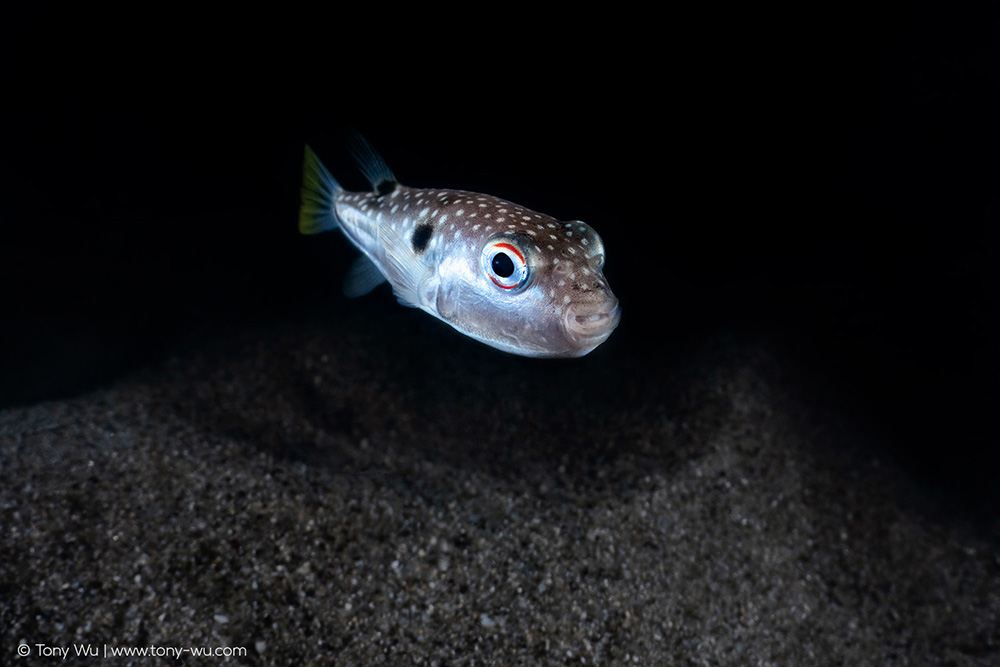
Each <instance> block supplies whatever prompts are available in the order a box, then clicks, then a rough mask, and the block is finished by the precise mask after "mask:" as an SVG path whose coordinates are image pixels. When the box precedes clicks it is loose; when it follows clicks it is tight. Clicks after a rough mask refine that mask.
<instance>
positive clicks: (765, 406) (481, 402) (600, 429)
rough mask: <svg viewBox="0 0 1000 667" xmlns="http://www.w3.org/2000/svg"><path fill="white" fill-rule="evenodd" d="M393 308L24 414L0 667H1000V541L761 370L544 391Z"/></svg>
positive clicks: (731, 348) (515, 366)
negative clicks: (170, 665)
mask: <svg viewBox="0 0 1000 667" xmlns="http://www.w3.org/2000/svg"><path fill="white" fill-rule="evenodd" d="M376 301H377V300H376ZM386 307H389V306H387V305H386V303H385V302H384V301H382V302H376V303H375V305H371V304H368V305H352V306H349V307H348V308H347V310H346V311H345V313H341V316H338V317H334V318H328V319H325V320H323V321H308V322H304V323H303V322H299V323H297V324H295V325H290V324H285V325H280V326H260V327H257V328H255V329H251V330H243V331H238V332H230V333H227V334H222V335H218V336H214V337H211V338H210V339H208V340H201V341H198V342H195V343H192V344H189V345H186V346H181V347H180V348H178V350H177V351H176V352H175V353H174V354H173V355H172V356H171V357H170V358H169V359H167V360H165V361H164V362H163V363H159V364H156V365H155V366H152V367H148V368H146V369H144V370H142V371H140V372H138V373H135V374H132V375H130V376H128V377H125V378H120V379H119V380H117V381H115V382H114V383H113V384H111V385H109V386H106V387H103V388H98V389H95V390H92V391H90V392H88V393H86V394H84V395H80V396H77V397H74V398H69V399H65V400H55V401H49V402H44V403H39V404H36V405H31V406H26V407H11V408H7V409H4V410H3V411H0V471H2V478H3V484H2V486H0V517H2V520H0V633H2V639H0V647H2V651H3V655H2V656H0V663H4V664H10V663H16V664H29V663H30V664H36V661H35V660H24V661H18V659H17V655H16V654H17V651H18V647H19V645H21V644H26V645H27V646H28V647H29V650H30V652H31V653H30V655H32V656H36V657H37V656H38V654H39V653H40V652H42V651H45V650H50V651H51V650H53V649H61V648H69V649H70V650H73V649H74V648H75V647H76V646H78V645H94V646H105V645H106V646H111V647H119V648H120V647H159V648H160V649H161V651H162V650H164V648H165V647H173V648H175V649H183V648H184V647H202V648H207V649H216V648H228V649H230V653H231V657H229V658H227V660H228V661H229V662H231V663H235V664H261V665H263V664H282V665H284V664H288V665H306V664H337V665H376V664H406V665H408V664H425V665H550V664H560V665H562V664H589V665H593V664H598V665H600V664H604V665H617V664H638V665H654V664H656V665H660V664H663V665H670V664H678V665H851V666H856V665H926V664H940V665H995V664H998V663H1000V647H998V644H997V642H998V628H1000V559H998V556H997V553H998V550H997V545H998V536H997V535H996V534H995V533H994V532H991V531H990V530H987V529H983V528H982V527H981V526H976V525H972V524H970V523H968V522H965V521H961V520H957V519H955V520H951V519H949V516H948V515H947V514H941V513H935V512H932V511H927V510H926V508H924V507H922V506H921V504H920V503H917V502H911V500H912V499H913V498H914V496H916V495H919V493H920V490H919V488H916V487H915V486H914V483H913V482H912V480H910V479H909V478H908V477H907V475H906V474H905V473H904V471H903V470H902V469H901V468H899V467H898V466H897V465H896V464H894V463H893V462H892V461H891V460H885V459H884V458H882V457H880V456H879V455H878V453H877V450H873V449H870V448H869V447H868V445H867V443H866V440H865V438H864V437H863V435H864V434H863V432H859V430H858V429H856V428H855V427H854V426H853V425H852V424H851V423H850V422H849V421H847V420H844V419H841V418H840V417H838V415H837V413H836V412H835V411H830V410H828V409H826V408H824V406H823V405H821V404H819V403H817V402H812V401H811V400H810V399H809V398H808V394H807V393H804V392H802V391H800V387H799V386H798V385H797V381H796V380H794V379H792V376H791V375H789V374H788V373H787V372H786V371H787V368H786V367H785V366H783V363H784V361H783V359H782V358H781V355H780V353H777V352H775V350H773V349H770V348H769V346H768V345H767V344H766V343H763V342H761V341H755V340H742V339H741V338H740V337H738V336H736V337H733V336H720V337H717V338H715V339H713V340H709V341H706V342H704V343H703V344H701V345H699V346H697V347H696V348H691V349H678V350H673V351H670V352H667V353H664V354H661V355H660V356H658V357H656V361H655V363H651V362H649V360H648V359H645V360H644V358H643V355H642V354H638V353H634V354H633V353H630V352H628V351H626V347H627V345H624V344H622V345H618V346H617V347H616V346H615V344H614V340H615V339H614V337H613V338H612V341H610V342H609V344H608V346H607V349H604V348H602V349H600V350H598V351H597V352H595V353H594V354H593V355H591V356H590V357H587V358H585V359H582V360H577V361H571V362H562V361H560V362H537V361H532V360H522V359H515V358H512V357H509V356H505V355H502V354H498V353H495V352H493V351H491V350H488V349H486V348H484V347H482V346H479V345H477V344H475V343H471V342H468V341H465V340H460V339H458V337H457V336H456V335H454V334H451V333H450V332H449V331H448V330H446V329H444V328H443V327H441V326H439V325H438V324H437V323H434V322H431V321H429V320H427V321H426V322H425V320H424V319H421V318H424V316H423V315H421V314H419V313H414V312H412V311H406V310H404V309H395V310H393V311H392V313H391V314H389V315H383V314H381V313H380V314H379V315H378V316H377V317H376V316H373V315H372V313H373V312H375V311H377V310H380V309H383V308H386ZM345 314H346V315H349V316H344V315H345ZM414 328H415V329H416V330H415V332H414ZM403 331H406V332H414V335H407V336H401V335H400V332H403ZM633 352H635V351H633ZM22 650H23V649H22ZM160 655H161V656H162V655H163V653H162V652H161V654H160ZM164 659H166V658H164ZM119 660H120V662H121V664H151V663H153V662H155V660H154V659H152V658H132V659H128V658H119ZM189 662H193V661H189ZM206 664H208V663H206Z"/></svg>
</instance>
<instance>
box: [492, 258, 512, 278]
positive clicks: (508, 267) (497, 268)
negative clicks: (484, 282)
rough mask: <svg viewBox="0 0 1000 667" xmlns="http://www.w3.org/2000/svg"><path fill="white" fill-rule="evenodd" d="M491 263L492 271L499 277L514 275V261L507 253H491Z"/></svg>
mask: <svg viewBox="0 0 1000 667" xmlns="http://www.w3.org/2000/svg"><path fill="white" fill-rule="evenodd" d="M491 265H492V267H493V273H495V274H497V275H498V276H500V277H501V278H510V277H511V276H512V275H514V261H513V260H512V259H511V258H510V257H509V256H508V255H507V253H503V252H498V253H497V254H495V255H493V262H492V263H491Z"/></svg>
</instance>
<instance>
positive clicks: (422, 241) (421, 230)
mask: <svg viewBox="0 0 1000 667" xmlns="http://www.w3.org/2000/svg"><path fill="white" fill-rule="evenodd" d="M433 233H434V228H433V227H431V226H430V225H428V224H426V223H425V224H422V225H419V226H418V227H417V228H416V229H415V230H413V238H412V239H411V242H412V243H413V250H414V251H415V252H418V253H419V252H423V251H424V250H426V249H427V244H428V243H429V242H430V240H431V235H432V234H433Z"/></svg>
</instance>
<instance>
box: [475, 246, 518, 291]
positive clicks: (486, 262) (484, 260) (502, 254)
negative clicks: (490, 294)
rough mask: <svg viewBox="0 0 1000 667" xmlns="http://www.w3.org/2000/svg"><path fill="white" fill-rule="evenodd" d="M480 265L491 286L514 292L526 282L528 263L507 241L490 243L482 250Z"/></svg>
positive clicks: (515, 247)
mask: <svg viewBox="0 0 1000 667" xmlns="http://www.w3.org/2000/svg"><path fill="white" fill-rule="evenodd" d="M480 264H481V266H482V270H483V273H485V274H486V275H487V276H488V277H489V279H490V280H492V281H493V284H494V285H496V286H497V287H499V288H501V289H504V290H515V289H517V288H519V287H523V286H524V285H525V284H526V283H527V282H528V276H529V271H528V262H527V261H525V259H524V255H523V254H522V253H521V251H520V250H518V248H517V246H515V245H514V244H512V243H509V242H507V241H501V240H497V241H491V242H489V243H487V244H486V247H484V248H483V253H482V255H481V256H480Z"/></svg>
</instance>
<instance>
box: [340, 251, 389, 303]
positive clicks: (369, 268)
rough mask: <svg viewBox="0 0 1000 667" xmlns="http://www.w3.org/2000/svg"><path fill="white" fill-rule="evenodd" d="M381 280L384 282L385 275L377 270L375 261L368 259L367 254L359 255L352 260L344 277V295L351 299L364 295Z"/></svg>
mask: <svg viewBox="0 0 1000 667" xmlns="http://www.w3.org/2000/svg"><path fill="white" fill-rule="evenodd" d="M383 282H385V276H384V275H382V272H381V271H379V268H378V266H376V265H375V262H373V261H371V260H370V259H368V257H367V256H365V255H361V256H360V257H358V258H357V259H356V260H354V263H353V264H351V268H350V269H348V271H347V275H346V276H345V277H344V295H345V296H348V297H350V298H352V299H353V298H355V297H359V296H364V295H365V294H368V293H369V292H371V291H372V290H373V289H375V288H376V287H378V286H379V285H381V284H382V283H383Z"/></svg>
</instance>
